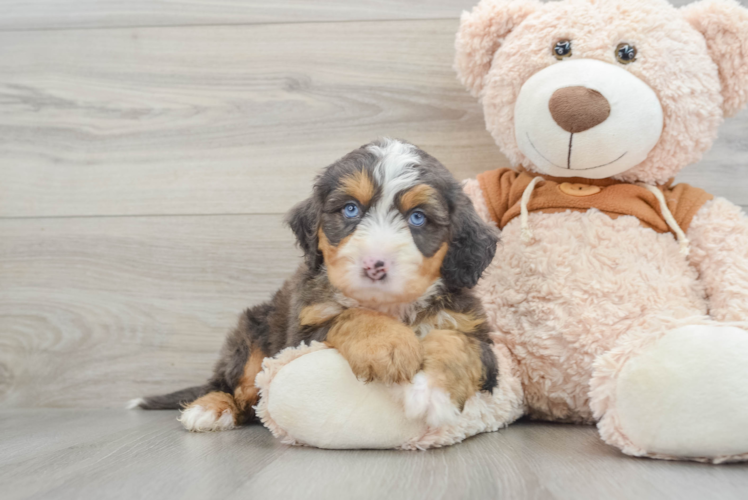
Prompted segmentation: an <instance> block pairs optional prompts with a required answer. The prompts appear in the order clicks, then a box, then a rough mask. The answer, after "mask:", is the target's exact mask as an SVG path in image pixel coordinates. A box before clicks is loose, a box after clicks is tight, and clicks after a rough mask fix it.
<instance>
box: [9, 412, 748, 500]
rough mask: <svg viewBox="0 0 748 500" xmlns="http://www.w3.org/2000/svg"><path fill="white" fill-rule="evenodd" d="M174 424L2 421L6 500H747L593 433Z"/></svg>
mask: <svg viewBox="0 0 748 500" xmlns="http://www.w3.org/2000/svg"><path fill="white" fill-rule="evenodd" d="M175 417H176V412H172V411H167V412H142V411H133V412H125V411H111V410H109V411H106V410H89V411H82V410H50V409H45V410H21V411H5V412H2V413H0V451H1V453H0V485H2V488H3V498H4V499H7V500H16V499H21V498H57V499H67V498H82V497H85V498H124V499H131V498H163V499H171V498H179V499H181V500H187V499H193V498H194V499H200V500H205V499H212V498H220V499H240V498H241V499H244V498H283V499H316V498H325V499H338V498H340V499H349V498H361V499H368V498H388V499H392V500H399V499H429V500H431V499H440V498H443V499H451V498H470V499H492V500H494V499H497V498H511V499H516V500H521V499H526V498H527V499H530V498H533V499H534V498H542V499H569V500H572V499H573V500H585V499H600V498H606V499H626V498H637V499H642V500H645V499H650V498H657V499H674V500H675V499H677V500H688V499H697V498H720V499H723V500H729V499H738V498H745V491H746V489H747V488H748V474H747V473H746V472H748V464H738V465H730V466H709V465H703V464H694V463H678V462H663V461H655V460H649V459H635V458H631V457H625V456H623V455H621V454H620V453H619V452H618V451H617V450H616V449H614V448H612V447H609V446H606V445H605V444H603V443H602V441H600V439H599V438H598V436H597V432H596V430H595V428H594V427H582V426H565V425H553V424H541V423H528V422H520V423H517V424H515V425H513V426H511V427H510V428H508V429H505V430H502V431H499V432H495V433H491V434H484V435H480V436H477V437H475V438H471V439H468V440H467V441H465V442H464V443H462V444H460V445H458V446H451V447H448V448H443V449H435V450H429V451H426V452H418V451H415V452H404V451H389V450H379V451H374V450H369V451H367V450H362V451H333V450H318V449H312V448H292V447H288V446H285V445H282V444H280V443H279V442H278V441H277V440H275V439H274V438H273V437H272V436H271V435H270V433H269V432H268V431H267V430H266V429H264V428H262V427H260V426H257V425H254V426H249V427H244V428H240V429H238V430H234V431H226V432H220V433H209V434H192V433H188V432H186V431H184V430H183V429H182V428H181V426H180V425H179V423H178V422H176V420H175Z"/></svg>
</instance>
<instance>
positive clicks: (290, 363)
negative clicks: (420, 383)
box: [257, 343, 524, 449]
mask: <svg viewBox="0 0 748 500" xmlns="http://www.w3.org/2000/svg"><path fill="white" fill-rule="evenodd" d="M493 350H494V354H495V355H496V357H497V361H498V365H499V375H498V387H497V388H496V389H494V391H493V392H492V393H490V394H489V393H487V392H480V393H478V394H476V395H475V396H473V397H472V398H471V399H469V400H468V401H467V403H466V404H465V409H464V410H463V412H462V413H461V414H460V416H459V419H458V421H457V422H456V423H454V424H452V425H442V426H440V427H430V426H429V425H428V424H427V422H426V419H425V418H418V419H412V418H408V417H407V416H406V413H405V409H404V403H403V398H404V397H405V393H406V392H407V390H408V387H407V385H408V384H397V385H393V386H387V385H385V384H382V383H380V382H371V383H365V382H363V381H361V380H359V379H357V378H356V376H355V375H354V373H353V371H352V370H351V367H350V365H349V364H348V362H347V361H346V359H345V358H344V357H343V356H341V355H340V353H339V352H338V351H337V350H336V349H329V348H325V347H324V346H323V345H322V344H317V343H315V344H314V345H313V346H302V347H298V348H295V349H287V350H286V351H284V352H282V353H281V354H280V355H279V356H277V357H275V358H272V359H266V360H265V362H264V364H263V366H264V371H263V372H262V373H260V374H259V375H258V378H257V386H258V388H259V389H260V394H261V397H260V402H259V404H258V407H257V415H258V416H259V417H260V418H261V420H262V422H263V423H264V424H265V425H266V426H267V427H268V428H269V429H270V430H271V431H272V432H273V434H274V435H276V436H277V437H279V438H281V439H282V440H283V441H284V442H285V443H289V444H307V445H311V446H317V447H319V448H333V449H345V448H407V449H415V448H421V449H424V448H429V447H434V446H446V445H450V444H453V443H456V442H459V441H461V440H463V439H465V438H466V437H469V436H472V435H475V434H478V433H480V432H490V431H495V430H497V429H500V428H502V427H505V426H507V425H509V424H510V423H512V422H514V421H515V420H516V419H517V418H519V417H520V416H521V415H522V412H523V410H524V399H523V393H522V386H521V383H520V381H519V377H518V375H517V369H516V368H517V367H516V362H515V361H514V359H513V358H512V357H511V354H510V353H509V351H508V350H507V349H506V347H504V346H500V345H497V346H494V349H493Z"/></svg>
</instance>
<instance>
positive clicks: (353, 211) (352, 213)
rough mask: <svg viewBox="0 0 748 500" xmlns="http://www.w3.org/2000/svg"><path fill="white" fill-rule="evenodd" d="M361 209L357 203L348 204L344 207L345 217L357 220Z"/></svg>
mask: <svg viewBox="0 0 748 500" xmlns="http://www.w3.org/2000/svg"><path fill="white" fill-rule="evenodd" d="M358 214H359V209H358V205H356V204H355V203H348V204H346V206H345V207H343V215H345V216H346V217H347V218H349V219H355V218H356V217H358Z"/></svg>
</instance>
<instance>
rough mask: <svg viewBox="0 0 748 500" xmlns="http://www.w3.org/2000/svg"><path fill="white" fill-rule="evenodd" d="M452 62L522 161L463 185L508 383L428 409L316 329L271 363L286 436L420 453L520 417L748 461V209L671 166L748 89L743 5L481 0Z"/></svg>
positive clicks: (700, 147)
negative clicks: (485, 247) (314, 339)
mask: <svg viewBox="0 0 748 500" xmlns="http://www.w3.org/2000/svg"><path fill="white" fill-rule="evenodd" d="M455 67H456V70H457V73H458V76H459V78H460V80H461V82H462V83H463V84H464V85H465V86H466V87H467V89H468V90H469V91H470V92H471V93H472V94H473V95H474V96H476V97H477V98H478V99H479V100H480V102H481V103H482V106H483V110H484V114H485V120H486V126H487V129H488V131H489V132H490V133H491V135H492V136H493V137H494V139H495V140H496V142H497V144H498V145H499V147H500V148H501V150H502V152H503V153H504V154H505V155H506V157H507V158H508V159H509V160H510V162H511V164H512V165H513V168H512V169H499V170H496V171H491V172H485V173H484V174H481V175H480V176H478V178H477V179H472V180H468V181H466V182H465V184H464V189H465V191H466V192H467V193H468V195H469V196H470V198H471V199H472V201H473V203H474V204H475V207H476V209H477V210H478V212H479V214H480V215H481V217H483V218H484V220H486V221H488V222H490V223H492V224H495V225H496V226H497V227H498V228H499V229H500V230H501V242H500V243H499V245H498V248H497V252H496V256H495V258H494V260H493V262H492V264H491V265H490V266H489V268H488V269H487V271H486V272H485V274H484V276H483V278H482V280H481V281H480V282H479V284H478V286H477V293H478V295H479V296H480V298H481V300H482V301H483V304H484V307H485V309H486V311H487V313H488V316H489V322H490V324H491V328H492V331H493V333H492V338H493V341H494V344H495V345H494V354H495V355H496V357H497V361H498V364H499V375H498V388H497V389H496V390H494V391H493V393H492V394H486V393H478V394H476V395H475V396H473V398H471V399H470V400H469V401H468V402H467V403H466V405H465V408H464V410H463V412H462V413H461V414H460V415H459V417H458V420H457V421H454V422H444V423H442V424H441V425H429V424H428V423H427V421H425V420H424V419H423V418H420V417H414V416H413V415H409V413H408V412H407V411H406V409H405V408H404V407H403V404H402V398H401V397H399V396H398V391H397V390H395V389H393V388H390V387H384V386H381V385H378V384H376V383H373V384H364V383H362V382H360V381H358V380H357V379H356V378H355V377H354V376H353V375H352V373H351V372H350V368H349V367H348V366H347V365H346V363H345V360H343V359H342V357H340V355H338V354H337V353H336V351H335V350H334V349H329V348H327V347H326V346H325V345H324V344H313V345H309V346H301V347H299V348H295V349H290V350H287V351H284V352H282V353H281V354H280V355H279V356H278V357H276V358H274V359H267V360H266V361H265V365H264V371H263V372H262V373H261V374H260V376H258V379H257V385H258V387H259V389H260V393H261V400H260V403H259V406H258V415H259V416H260V417H261V418H262V420H263V422H264V423H265V424H266V425H267V426H268V428H270V430H271V431H273V433H274V434H275V435H276V436H278V437H280V438H282V439H283V440H284V441H285V442H287V443H295V444H308V445H313V446H321V447H328V448H361V447H363V448H387V447H395V448H408V449H414V448H428V447H433V446H444V445H448V444H453V443H456V442H458V441H460V440H462V439H464V438H466V437H468V436H471V435H474V434H477V433H479V432H487V431H493V430H496V429H499V428H501V427H505V426H507V425H509V424H510V423H512V422H513V421H515V420H516V419H517V418H519V417H521V416H527V417H529V418H533V419H539V420H546V421H556V422H569V423H578V424H596V425H597V427H598V429H599V433H600V436H601V438H602V439H603V440H604V441H605V442H606V443H608V444H610V445H612V446H615V447H617V448H619V449H620V450H622V451H623V452H624V453H626V454H629V455H634V456H647V457H652V458H660V459H682V460H697V461H704V462H713V463H720V462H729V461H740V460H745V459H748V426H746V424H747V423H748V219H747V218H746V216H745V215H744V214H743V213H742V212H741V210H740V208H739V207H737V206H736V205H733V204H732V203H730V202H729V201H727V200H725V199H723V198H715V197H713V196H711V195H710V194H708V193H706V192H705V191H703V190H701V189H699V188H698V187H694V186H689V185H685V184H676V183H674V182H673V180H672V178H673V177H674V176H675V175H676V174H677V173H678V172H679V171H680V170H681V169H682V168H683V167H685V166H686V165H688V164H691V163H694V162H696V161H698V160H699V158H700V157H701V155H702V154H703V153H704V152H705V151H707V150H708V149H709V147H710V146H711V145H712V143H713V141H714V139H715V136H716V133H717V129H718V127H719V125H720V123H721V122H722V120H723V118H724V117H727V116H731V115H733V114H735V113H736V112H737V111H738V110H740V109H741V108H742V107H743V106H744V104H745V103H746V101H748V10H746V9H744V8H742V7H741V6H740V5H739V4H738V3H737V2H735V1H733V0H700V1H697V2H695V3H692V4H690V5H687V6H685V7H683V8H680V9H677V8H675V7H674V6H672V5H671V4H670V3H668V2H667V1H666V0H560V1H552V2H547V3H541V2H540V1H538V0H482V1H481V2H480V3H479V4H478V5H477V6H476V7H475V8H474V10H473V11H472V12H470V13H464V14H463V16H462V20H461V25H460V28H459V33H458V35H457V40H456V60H455Z"/></svg>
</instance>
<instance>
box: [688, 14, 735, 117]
mask: <svg viewBox="0 0 748 500" xmlns="http://www.w3.org/2000/svg"><path fill="white" fill-rule="evenodd" d="M681 12H682V13H683V17H684V18H685V19H686V21H688V22H689V23H690V24H691V26H693V27H694V28H696V30H697V31H699V32H700V33H701V34H702V35H704V39H705V40H706V46H707V49H708V50H709V55H710V56H711V58H712V60H713V61H714V62H715V63H717V68H719V79H720V82H721V83H722V97H723V98H724V101H723V104H722V110H723V112H724V114H725V116H733V115H734V114H735V113H737V112H738V111H740V109H741V108H742V107H743V106H745V104H746V102H748V9H745V8H744V7H742V6H741V5H740V4H739V3H738V2H736V1H734V0H701V1H699V2H695V3H692V4H690V5H686V6H685V7H683V8H682V10H681Z"/></svg>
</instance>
